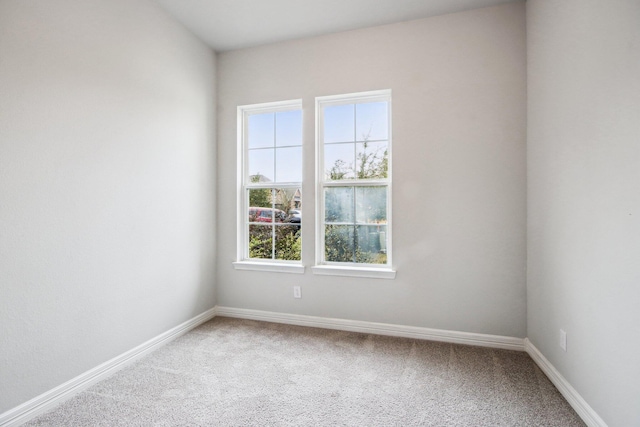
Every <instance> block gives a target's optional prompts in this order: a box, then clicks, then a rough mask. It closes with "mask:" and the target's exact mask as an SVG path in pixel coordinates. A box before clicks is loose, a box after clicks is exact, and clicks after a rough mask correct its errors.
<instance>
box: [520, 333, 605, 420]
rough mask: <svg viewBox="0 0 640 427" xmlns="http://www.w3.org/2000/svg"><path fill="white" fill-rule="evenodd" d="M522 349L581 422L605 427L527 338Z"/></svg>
mask: <svg viewBox="0 0 640 427" xmlns="http://www.w3.org/2000/svg"><path fill="white" fill-rule="evenodd" d="M524 347H525V350H526V352H527V353H529V356H531V358H532V359H533V360H534V362H536V364H537V365H538V366H539V367H540V369H542V372H544V373H545V374H546V375H547V377H549V379H550V380H551V382H552V383H553V385H555V386H556V388H557V389H558V391H559V392H560V393H561V394H562V395H563V396H564V398H565V399H567V402H569V405H571V407H572V408H573V409H574V410H575V411H576V412H577V413H578V415H579V416H580V418H582V421H584V422H585V424H586V425H587V426H589V427H607V424H606V423H605V422H604V420H603V419H602V418H600V416H599V415H598V414H597V413H596V411H594V410H593V408H591V406H589V404H588V403H587V402H586V401H585V400H584V399H583V398H582V396H580V393H578V392H577V391H576V389H575V388H573V387H572V386H571V384H569V382H568V381H567V380H566V379H565V377H563V376H562V374H560V372H558V370H557V369H556V368H555V367H554V366H553V365H552V364H551V362H549V361H548V360H547V358H546V357H544V355H543V354H542V353H541V352H540V350H538V349H537V348H536V346H534V345H533V343H532V342H531V341H529V338H525V340H524Z"/></svg>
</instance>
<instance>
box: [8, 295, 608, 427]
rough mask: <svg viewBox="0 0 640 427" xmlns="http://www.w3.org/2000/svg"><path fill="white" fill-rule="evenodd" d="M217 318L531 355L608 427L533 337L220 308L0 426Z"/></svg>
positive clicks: (26, 406)
mask: <svg viewBox="0 0 640 427" xmlns="http://www.w3.org/2000/svg"><path fill="white" fill-rule="evenodd" d="M215 316H224V317H235V318H240V319H251V320H259V321H264V322H274V323H284V324H289V325H299V326H309V327H315V328H325V329H335V330H342V331H350V332H361V333H367V334H376V335H387V336H394V337H404V338H415V339H423V340H431V341H441V342H448V343H455V344H467V345H475V346H480V347H489V348H500V349H506V350H517V351H526V352H527V353H528V354H529V355H530V356H531V358H532V359H533V360H534V362H536V364H537V365H538V366H539V367H540V369H542V371H543V372H544V373H545V374H546V375H547V377H549V379H550V380H551V382H552V383H553V384H554V385H555V386H556V387H557V388H558V390H559V391H560V393H561V394H562V395H563V396H564V398H565V399H567V402H569V404H570V405H571V406H572V407H573V409H574V410H575V411H576V412H577V413H578V415H579V416H580V417H581V418H582V420H583V421H584V422H585V423H586V424H587V426H589V427H607V424H606V423H605V422H604V421H603V420H602V418H600V416H598V414H597V413H596V412H595V411H594V410H593V408H591V406H589V404H588V403H587V402H586V401H585V400H584V399H583V398H582V396H580V394H579V393H578V392H577V391H576V390H575V389H574V388H573V387H572V386H571V384H569V382H568V381H567V380H566V379H565V378H564V377H563V376H562V375H561V374H560V372H558V370H557V369H556V368H555V367H554V366H553V365H552V364H551V363H550V362H549V361H548V360H547V359H546V358H545V357H544V355H543V354H542V353H541V352H540V351H539V350H538V349H537V348H536V347H535V346H534V345H533V344H532V343H531V341H529V339H528V338H525V339H522V338H514V337H505V336H499V335H487V334H477V333H471V332H458V331H448V330H442V329H431V328H422V327H417V326H403V325H395V324H389V323H376V322H366V321H361V320H348V319H333V318H326V317H317V316H306V315H301V314H288V313H275V312H270V311H261V310H249V309H243V308H232V307H220V306H216V307H214V308H212V309H209V310H207V311H205V312H204V313H202V314H200V315H198V316H196V317H194V318H192V319H190V320H187V321H186V322H184V323H182V324H180V325H178V326H176V327H175V328H172V329H170V330H168V331H167V332H164V333H162V334H160V335H158V336H157V337H155V338H152V339H150V340H149V341H147V342H145V343H143V344H141V345H139V346H137V347H135V348H133V349H131V350H129V351H127V352H126V353H123V354H121V355H120V356H117V357H115V358H113V359H111V360H109V361H107V362H105V363H103V364H101V365H99V366H97V367H95V368H93V369H91V370H89V371H87V372H85V373H83V374H81V375H78V376H77V377H75V378H73V379H71V380H69V381H67V382H66V383H64V384H61V385H59V386H58V387H56V388H54V389H52V390H49V391H48V392H46V393H43V394H41V395H40V396H37V397H35V398H33V399H31V400H29V401H28V402H25V403H23V404H22V405H20V406H17V407H15V408H13V409H10V410H8V411H7V412H4V413H2V414H0V427H14V426H18V425H20V424H22V423H25V422H27V421H29V420H30V419H32V418H34V417H36V416H38V415H40V414H41V413H43V412H46V411H47V410H49V409H51V408H53V407H54V406H56V405H58V404H60V403H61V402H63V401H65V400H67V399H69V398H70V397H72V396H74V395H75V394H77V393H79V392H81V391H83V390H85V389H87V388H89V387H90V386H92V385H93V384H95V383H97V382H98V381H101V380H103V379H105V378H106V377H108V376H110V375H112V374H114V373H115V372H117V371H118V370H120V369H122V368H124V367H125V366H127V365H129V364H131V363H133V362H135V361H136V360H138V359H140V358H142V357H143V356H145V355H147V354H149V353H150V352H152V351H153V350H156V349H157V348H159V347H161V346H163V345H165V344H167V343H168V342H169V341H171V340H173V339H175V338H177V337H179V336H181V335H184V334H185V333H187V332H189V331H190V330H191V329H193V328H195V327H197V326H199V325H201V324H202V323H204V322H206V321H208V320H210V319H212V318H213V317H215Z"/></svg>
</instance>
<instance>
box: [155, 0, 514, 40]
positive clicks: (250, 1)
mask: <svg viewBox="0 0 640 427" xmlns="http://www.w3.org/2000/svg"><path fill="white" fill-rule="evenodd" d="M155 1H156V2H157V3H158V4H160V5H161V6H162V7H163V8H164V9H166V10H167V11H168V12H169V13H170V14H171V15H173V16H174V17H175V18H176V19H177V20H178V21H180V22H182V23H183V24H184V25H185V26H186V27H187V28H188V29H189V30H191V32H193V33H194V34H195V35H196V36H198V37H199V38H200V39H201V40H203V41H204V42H205V43H207V44H208V45H209V46H211V47H212V48H213V49H215V50H216V51H226V50H233V49H240V48H244V47H249V46H256V45H261V44H267V43H273V42H278V41H283V40H291V39H297V38H303V37H310V36H317V35H321V34H328V33H335V32H339V31H347V30H353V29H356V28H364V27H371V26H375V25H383V24H390V23H394V22H400V21H408V20H411V19H419V18H426V17H428V16H435V15H443V14H446V13H453V12H460V11H463V10H470V9H478V8H481V7H487V6H494V5H497V4H502V3H509V2H513V1H523V0H155Z"/></svg>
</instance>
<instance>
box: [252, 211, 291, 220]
mask: <svg viewBox="0 0 640 427" xmlns="http://www.w3.org/2000/svg"><path fill="white" fill-rule="evenodd" d="M274 219H275V222H285V220H286V219H287V214H285V213H284V211H281V210H280V209H273V208H261V207H250V208H249V222H272V221H274Z"/></svg>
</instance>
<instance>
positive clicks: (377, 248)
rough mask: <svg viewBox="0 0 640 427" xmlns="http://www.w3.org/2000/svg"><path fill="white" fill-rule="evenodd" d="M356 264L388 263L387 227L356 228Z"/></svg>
mask: <svg viewBox="0 0 640 427" xmlns="http://www.w3.org/2000/svg"><path fill="white" fill-rule="evenodd" d="M356 262H359V263H366V264H386V263H387V227H386V226H385V225H358V226H357V227H356Z"/></svg>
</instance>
